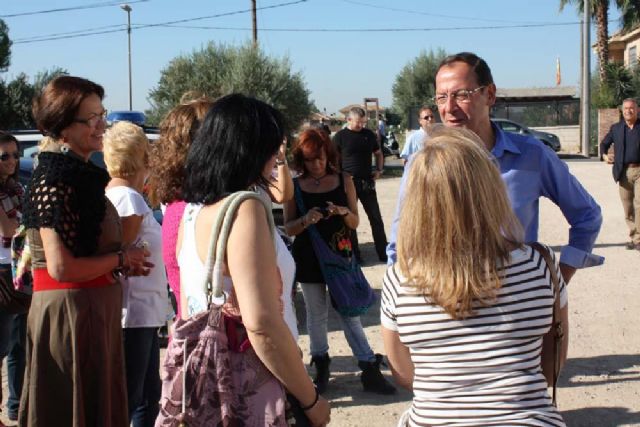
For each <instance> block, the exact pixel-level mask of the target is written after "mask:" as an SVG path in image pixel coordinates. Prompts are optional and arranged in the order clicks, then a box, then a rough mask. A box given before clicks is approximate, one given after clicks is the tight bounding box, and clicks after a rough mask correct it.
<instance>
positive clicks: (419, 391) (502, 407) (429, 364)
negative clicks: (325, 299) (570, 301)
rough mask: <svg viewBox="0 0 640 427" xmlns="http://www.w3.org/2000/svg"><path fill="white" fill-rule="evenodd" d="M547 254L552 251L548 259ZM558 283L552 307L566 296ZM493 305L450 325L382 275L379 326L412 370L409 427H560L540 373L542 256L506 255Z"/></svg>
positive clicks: (548, 289) (547, 293)
mask: <svg viewBox="0 0 640 427" xmlns="http://www.w3.org/2000/svg"><path fill="white" fill-rule="evenodd" d="M550 252H551V254H553V251H551V250H550ZM553 259H554V264H555V268H556V270H557V271H558V277H560V278H561V279H560V280H561V283H560V305H561V306H563V307H564V306H565V305H566V303H567V292H566V287H565V284H564V281H563V280H562V276H561V275H560V271H559V269H558V264H557V262H556V261H555V256H554V257H553ZM499 272H500V274H503V273H504V276H503V280H502V286H501V287H500V289H499V290H498V293H497V298H496V301H495V303H494V304H493V305H491V306H487V307H483V306H482V305H480V304H477V305H474V311H475V312H474V314H473V315H472V316H469V317H467V318H466V319H460V320H455V319H453V318H452V317H451V316H449V315H448V314H447V313H446V312H444V310H443V309H442V308H441V307H440V306H437V305H435V304H433V303H431V301H430V300H429V298H428V297H425V296H423V295H419V294H416V292H415V290H413V289H411V288H409V287H406V283H405V282H406V279H404V278H403V277H402V275H401V273H400V271H399V268H397V266H395V265H394V266H392V267H390V268H389V269H388V270H387V273H386V275H385V278H384V286H383V289H382V301H381V308H380V309H381V323H382V325H383V326H384V327H385V328H387V329H389V330H393V331H397V332H398V334H399V337H400V340H401V342H402V343H403V344H404V345H406V346H407V347H408V348H409V350H410V353H411V360H412V362H413V364H414V367H415V371H414V379H413V393H414V398H413V404H412V406H411V409H410V411H409V414H408V415H409V421H408V425H410V426H445V425H446V426H497V425H501V426H504V425H509V426H564V425H565V424H564V422H563V421H562V417H561V416H560V414H559V413H558V411H557V410H556V409H555V408H554V407H553V406H552V405H551V399H550V397H549V394H548V392H547V384H546V381H545V378H544V376H543V375H542V371H541V369H540V351H541V347H542V336H543V335H544V334H545V333H546V332H547V331H548V330H549V327H550V325H551V318H552V317H551V316H552V310H553V300H554V295H553V283H552V280H551V276H550V273H549V269H548V268H547V265H546V263H545V261H544V259H543V258H542V256H541V255H540V254H539V253H538V252H537V251H534V250H533V249H532V248H531V247H529V246H525V247H524V248H523V249H517V250H514V251H512V252H511V260H510V263H509V264H508V265H507V266H506V267H505V268H503V269H500V270H499Z"/></svg>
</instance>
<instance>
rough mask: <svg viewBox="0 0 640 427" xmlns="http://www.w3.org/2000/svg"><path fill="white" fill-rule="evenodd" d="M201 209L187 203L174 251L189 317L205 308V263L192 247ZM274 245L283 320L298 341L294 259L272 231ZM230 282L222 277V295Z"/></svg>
mask: <svg viewBox="0 0 640 427" xmlns="http://www.w3.org/2000/svg"><path fill="white" fill-rule="evenodd" d="M201 210H202V205H200V204H194V203H189V204H187V206H186V208H185V210H184V215H183V217H182V221H183V228H182V246H181V247H180V252H179V253H178V256H177V258H178V265H179V266H180V286H181V293H182V294H183V295H184V297H185V298H186V300H187V316H193V315H195V314H198V313H201V312H203V311H205V310H206V309H207V296H206V293H205V291H204V289H203V287H202V282H203V280H204V277H205V266H204V263H203V262H202V261H201V260H200V257H199V256H198V252H197V249H196V238H195V236H196V232H195V226H196V218H197V217H198V214H199V213H200V211H201ZM273 236H274V244H275V248H276V257H277V261H276V262H277V266H278V270H279V271H280V276H281V278H282V295H281V298H282V303H283V307H284V310H283V311H284V313H283V316H284V321H285V323H286V324H287V326H288V327H289V329H290V330H291V334H292V335H293V337H294V339H295V340H296V341H297V340H298V325H297V322H296V315H295V308H294V305H293V300H292V298H291V296H292V289H293V283H294V278H295V270H296V266H295V262H294V260H293V257H292V256H291V254H290V253H289V251H288V250H287V247H286V245H285V244H284V242H283V241H282V239H281V238H280V236H278V233H277V231H276V230H273ZM232 287H233V284H232V282H231V277H228V276H224V277H223V281H222V289H223V291H224V292H225V294H227V295H229V294H230V293H231V288H232Z"/></svg>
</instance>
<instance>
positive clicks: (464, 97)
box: [433, 86, 486, 105]
mask: <svg viewBox="0 0 640 427" xmlns="http://www.w3.org/2000/svg"><path fill="white" fill-rule="evenodd" d="M485 87H486V86H480V87H477V88H475V89H459V90H456V91H455V92H451V93H450V94H446V93H436V96H435V97H434V98H433V100H434V102H435V103H436V104H438V105H444V104H446V103H447V99H449V97H450V96H451V97H452V98H453V99H454V100H455V101H456V102H458V103H464V104H466V103H467V102H471V95H473V94H474V93H476V92H478V91H480V90H482V89H484V88H485Z"/></svg>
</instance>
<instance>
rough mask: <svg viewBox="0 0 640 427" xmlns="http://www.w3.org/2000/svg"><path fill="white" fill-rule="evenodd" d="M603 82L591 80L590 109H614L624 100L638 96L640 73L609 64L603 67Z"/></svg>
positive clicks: (595, 79) (615, 64)
mask: <svg viewBox="0 0 640 427" xmlns="http://www.w3.org/2000/svg"><path fill="white" fill-rule="evenodd" d="M605 76H606V77H605V81H604V82H600V79H597V78H593V77H592V79H591V93H592V96H591V106H592V108H596V109H598V108H616V107H619V106H620V105H622V101H623V100H624V99H625V98H633V97H636V96H638V95H640V91H639V90H640V73H638V71H637V70H634V71H633V72H632V71H629V69H627V68H626V67H625V66H624V65H622V64H617V63H613V62H610V63H608V64H607V65H605Z"/></svg>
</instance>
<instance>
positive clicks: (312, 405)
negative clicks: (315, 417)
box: [300, 387, 320, 411]
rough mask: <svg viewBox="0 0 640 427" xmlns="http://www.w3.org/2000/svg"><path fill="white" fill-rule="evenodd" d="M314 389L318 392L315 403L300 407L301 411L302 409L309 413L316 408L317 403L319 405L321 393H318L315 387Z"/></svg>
mask: <svg viewBox="0 0 640 427" xmlns="http://www.w3.org/2000/svg"><path fill="white" fill-rule="evenodd" d="M313 389H314V390H315V391H316V398H315V399H313V403H311V405H309V406H302V405H300V409H302V410H303V411H308V410H309V409H311V408H313V407H314V406H316V403H318V399H320V393H318V389H317V388H315V387H314V388H313Z"/></svg>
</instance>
